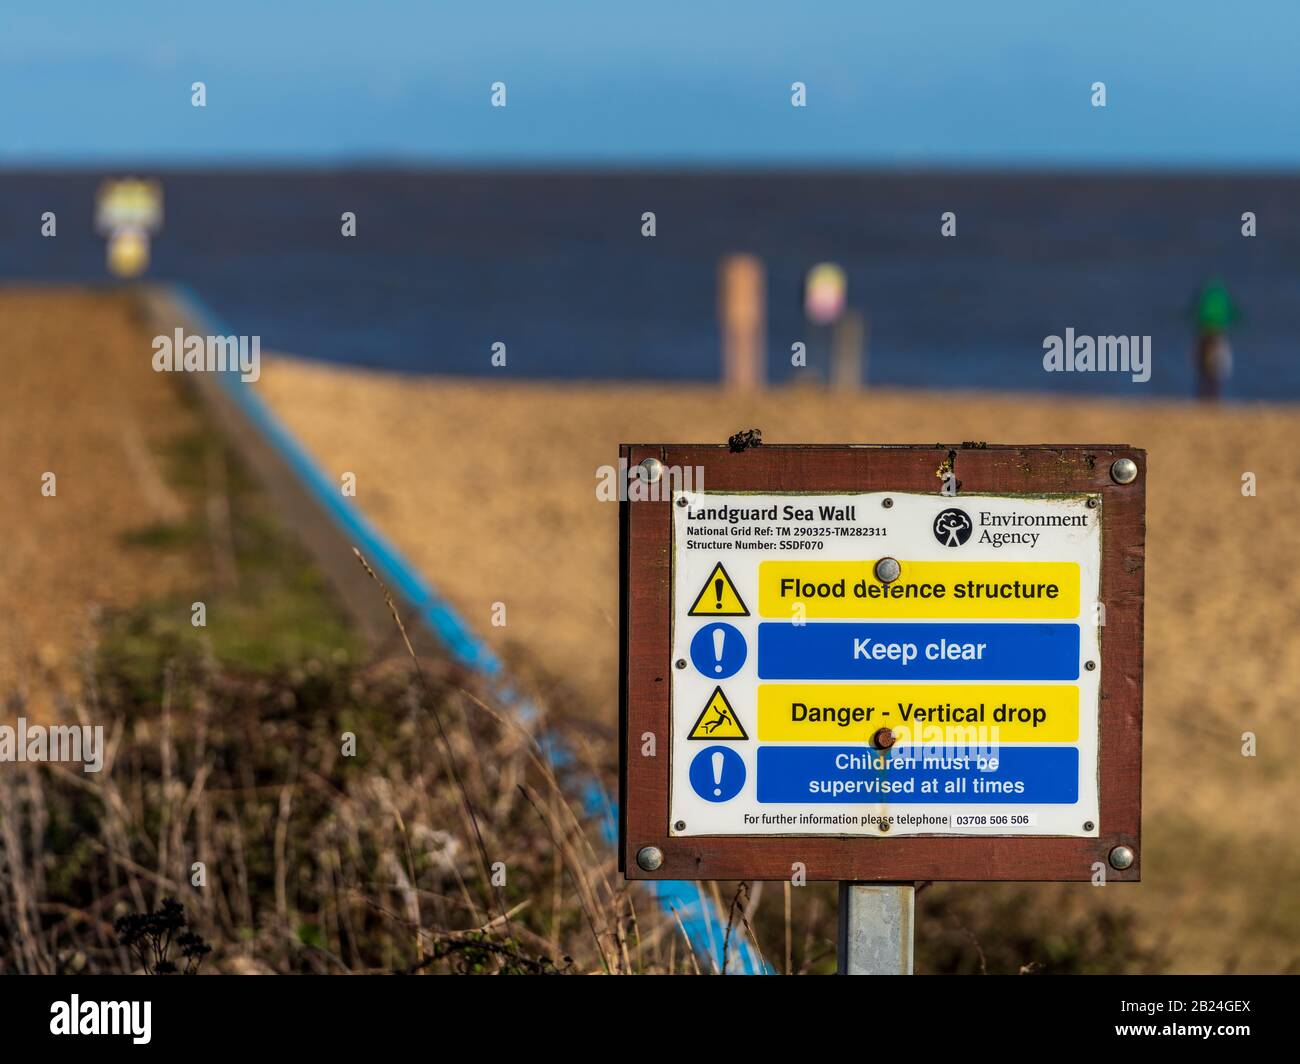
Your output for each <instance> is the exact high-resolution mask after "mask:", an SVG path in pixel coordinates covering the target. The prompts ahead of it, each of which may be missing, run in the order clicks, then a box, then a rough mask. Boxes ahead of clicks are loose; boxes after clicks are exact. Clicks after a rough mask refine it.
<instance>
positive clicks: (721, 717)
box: [686, 687, 749, 739]
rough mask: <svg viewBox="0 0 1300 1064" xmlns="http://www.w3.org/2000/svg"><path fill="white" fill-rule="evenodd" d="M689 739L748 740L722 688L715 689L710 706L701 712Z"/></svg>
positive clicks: (709, 702)
mask: <svg viewBox="0 0 1300 1064" xmlns="http://www.w3.org/2000/svg"><path fill="white" fill-rule="evenodd" d="M686 738H687V739H748V738H749V736H748V735H747V734H746V733H745V728H744V726H743V725H742V724H741V723H740V721H739V720H738V719H737V717H736V711H735V710H734V709H732V708H731V703H730V702H728V701H727V696H726V695H724V694H723V693H722V688H721V687H715V688H714V689H713V695H712V697H711V698H710V699H709V701H708V704H707V705H706V706H705V707H704V709H702V710H701V711H700V715H699V717H698V718H697V719H696V721H695V726H694V727H693V728H692V729H691V733H690V735H688V736H687V737H686Z"/></svg>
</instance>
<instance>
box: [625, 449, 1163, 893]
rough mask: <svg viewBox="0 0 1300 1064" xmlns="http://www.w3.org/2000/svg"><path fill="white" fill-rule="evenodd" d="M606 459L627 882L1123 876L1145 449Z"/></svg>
mask: <svg viewBox="0 0 1300 1064" xmlns="http://www.w3.org/2000/svg"><path fill="white" fill-rule="evenodd" d="M622 456H623V458H624V459H625V460H626V462H627V465H626V468H628V469H630V470H632V471H633V475H636V476H638V477H640V478H642V479H648V480H652V481H655V480H659V479H662V478H669V479H670V480H671V478H672V473H673V471H674V470H678V469H695V470H696V471H697V478H696V480H695V481H694V482H692V483H686V484H683V485H681V486H680V489H679V487H677V486H672V490H670V491H659V492H656V493H654V501H645V502H641V501H628V502H624V503H622V521H621V529H622V536H621V557H622V602H623V606H622V609H623V618H622V620H623V628H622V631H623V648H622V666H623V667H622V723H623V740H624V742H623V745H624V750H623V772H622V803H621V808H622V840H621V847H620V860H621V862H622V868H623V870H624V872H625V874H626V875H627V876H628V877H629V878H678V879H710V878H716V879H732V878H735V879H747V878H760V879H761V878H771V879H785V878H788V877H790V876H791V875H792V874H794V872H795V871H797V870H798V867H799V866H802V869H803V870H804V872H805V874H806V876H807V878H809V879H823V880H859V881H862V880H884V881H888V880H895V881H904V880H914V879H943V880H997V879H1008V880H1090V879H1095V878H1097V875H1098V872H1099V871H1100V870H1103V869H1104V872H1105V875H1106V878H1107V879H1108V880H1117V879H1127V880H1136V879H1138V878H1139V868H1140V865H1139V862H1138V860H1137V856H1138V855H1139V854H1140V852H1141V850H1140V847H1139V832H1140V808H1141V775H1140V774H1141V719H1142V608H1143V564H1144V550H1145V547H1144V521H1145V464H1146V456H1145V452H1143V451H1141V450H1139V449H1136V448H1132V447H1128V446H1121V445H1095V446H1020V447H1015V446H1009V447H995V446H986V445H963V446H960V447H958V446H954V447H897V446H889V447H871V446H844V447H823V446H818V447H812V446H807V447H804V446H771V445H760V446H758V447H755V448H752V449H748V450H744V451H740V452H734V451H732V450H730V449H729V448H727V447H706V446H684V445H683V446H679V445H655V446H650V445H638V446H625V447H624V448H623V449H622ZM699 470H703V477H702V478H700V477H699V476H698V471H699ZM661 487H662V485H661ZM651 736H653V738H654V742H653V743H650V742H648V739H649V738H650V737H651Z"/></svg>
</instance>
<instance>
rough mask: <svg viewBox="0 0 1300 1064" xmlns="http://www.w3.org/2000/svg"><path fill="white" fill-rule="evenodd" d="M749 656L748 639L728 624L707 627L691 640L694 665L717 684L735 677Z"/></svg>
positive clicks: (708, 625)
mask: <svg viewBox="0 0 1300 1064" xmlns="http://www.w3.org/2000/svg"><path fill="white" fill-rule="evenodd" d="M748 654H749V651H748V649H747V648H746V647H745V637H744V636H743V635H741V634H740V630H739V629H737V628H733V627H732V626H731V625H729V624H721V623H716V624H706V625H705V626H704V627H703V628H701V629H700V630H699V631H698V632H696V633H695V638H694V639H692V640H691V661H692V662H694V663H695V667H696V668H697V669H699V670H700V672H702V673H704V675H705V676H708V677H710V678H711V679H714V680H725V679H726V678H727V677H728V676H735V675H736V673H738V672H739V671H740V667H741V666H742V665H744V664H745V658H746V657H747V656H748Z"/></svg>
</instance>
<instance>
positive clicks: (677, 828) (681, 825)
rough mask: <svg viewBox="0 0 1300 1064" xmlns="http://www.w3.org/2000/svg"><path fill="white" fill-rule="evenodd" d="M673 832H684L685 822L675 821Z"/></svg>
mask: <svg viewBox="0 0 1300 1064" xmlns="http://www.w3.org/2000/svg"><path fill="white" fill-rule="evenodd" d="M673 830H674V831H685V830H686V821H685V820H679V821H677V823H675V824H674V825H673Z"/></svg>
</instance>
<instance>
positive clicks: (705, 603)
mask: <svg viewBox="0 0 1300 1064" xmlns="http://www.w3.org/2000/svg"><path fill="white" fill-rule="evenodd" d="M687 616H690V617H748V616H749V608H748V607H747V606H746V605H745V602H744V600H743V599H742V598H741V597H740V592H739V591H737V590H736V585H735V584H733V583H732V582H731V577H729V576H728V575H727V570H726V569H724V568H723V566H722V563H721V562H718V564H717V565H715V566H714V567H713V571H712V572H711V573H709V577H708V579H707V580H705V581H704V586H703V587H702V588H700V593H699V594H698V595H696V596H695V602H694V604H693V605H692V606H691V608H690V610H689V611H688V613H687Z"/></svg>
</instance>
